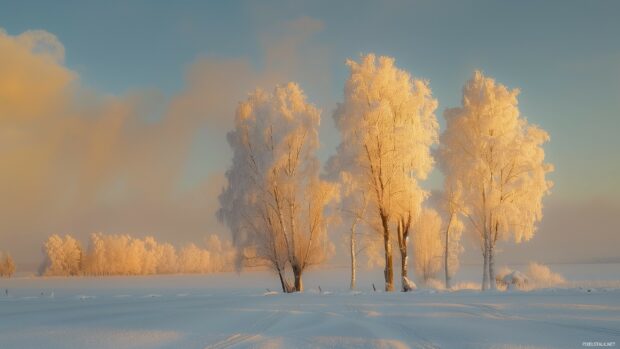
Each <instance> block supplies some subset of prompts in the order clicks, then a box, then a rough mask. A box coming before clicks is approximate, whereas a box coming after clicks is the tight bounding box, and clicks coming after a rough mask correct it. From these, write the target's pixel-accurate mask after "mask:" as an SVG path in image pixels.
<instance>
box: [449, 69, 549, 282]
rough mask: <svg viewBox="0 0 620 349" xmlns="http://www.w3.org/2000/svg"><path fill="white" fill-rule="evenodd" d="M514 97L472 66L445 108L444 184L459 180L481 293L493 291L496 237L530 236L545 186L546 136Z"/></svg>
mask: <svg viewBox="0 0 620 349" xmlns="http://www.w3.org/2000/svg"><path fill="white" fill-rule="evenodd" d="M518 94H519V90H518V89H512V90H510V89H508V88H507V87H506V86H504V85H502V84H499V83H497V82H495V80H493V79H491V78H488V77H485V76H484V75H483V74H482V73H481V72H480V71H476V72H475V73H474V75H473V76H472V78H471V79H470V80H469V81H468V82H467V83H466V84H465V86H464V88H463V99H462V104H461V106H460V107H457V108H453V109H448V110H446V112H445V113H444V117H445V119H446V125H447V127H446V130H445V131H444V133H443V134H442V136H441V145H440V154H441V159H442V168H443V170H444V173H445V175H446V178H447V180H448V181H449V182H453V183H454V182H456V181H458V182H460V183H461V184H462V189H463V190H462V196H463V200H462V202H463V203H464V207H463V211H462V213H463V215H464V217H465V221H466V222H467V223H468V229H470V230H471V231H472V232H473V233H474V235H475V236H476V237H477V240H478V241H479V243H480V249H481V251H482V256H483V278H482V289H483V290H485V289H487V288H489V287H490V288H492V289H495V288H496V284H495V266H494V264H495V253H496V249H495V248H496V244H497V242H498V240H500V239H509V238H511V239H512V240H514V241H515V242H516V243H519V242H522V241H527V240H529V239H531V238H532V236H533V235H534V233H535V231H536V225H537V223H538V222H539V221H540V220H541V219H542V208H543V206H542V198H543V197H544V196H545V195H547V194H548V193H549V190H550V188H551V187H552V182H551V181H549V180H547V178H546V176H547V173H549V172H550V171H552V170H553V166H552V165H550V164H547V163H545V151H544V149H543V144H544V143H545V142H547V141H548V140H549V135H548V134H547V132H545V131H544V130H542V129H541V128H540V127H538V126H536V125H532V124H530V123H529V122H528V120H527V119H526V118H524V117H522V116H521V115H520V112H519V108H518V100H517V96H518Z"/></svg>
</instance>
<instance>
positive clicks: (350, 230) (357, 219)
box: [326, 157, 382, 290]
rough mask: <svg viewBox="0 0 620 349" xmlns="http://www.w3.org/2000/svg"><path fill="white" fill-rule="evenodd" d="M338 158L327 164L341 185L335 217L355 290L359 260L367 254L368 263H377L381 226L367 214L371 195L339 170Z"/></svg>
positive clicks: (339, 185) (330, 174) (348, 174)
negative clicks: (347, 251) (376, 251)
mask: <svg viewBox="0 0 620 349" xmlns="http://www.w3.org/2000/svg"><path fill="white" fill-rule="evenodd" d="M336 161H337V158H336V157H332V158H330V160H329V161H328V163H327V166H326V170H327V176H328V177H329V178H331V179H332V180H334V181H337V182H338V187H339V189H340V195H339V198H340V200H339V201H338V202H337V204H336V205H334V206H333V210H334V216H336V217H339V218H340V219H339V220H337V221H336V222H335V223H337V224H335V225H336V227H337V228H339V230H341V231H342V237H343V240H344V243H345V245H346V248H347V249H348V250H349V257H350V266H351V282H350V289H351V290H354V289H355V288H356V286H357V270H358V266H359V265H360V258H361V257H363V256H364V255H366V257H367V258H368V259H369V260H368V262H369V263H368V264H370V265H372V264H374V263H375V262H376V261H375V260H371V258H372V257H373V256H371V255H370V253H371V252H374V251H375V250H376V249H377V248H376V247H377V245H378V244H381V243H382V241H381V240H380V239H377V237H378V235H377V234H376V233H375V231H376V229H378V226H379V225H380V224H377V221H376V219H373V218H375V216H374V215H367V208H368V202H369V197H370V195H369V194H368V193H366V192H365V191H364V190H362V188H361V187H359V186H357V182H356V181H355V180H353V176H352V175H351V174H350V173H348V172H346V171H342V172H341V171H340V168H339V166H338V164H337V163H336Z"/></svg>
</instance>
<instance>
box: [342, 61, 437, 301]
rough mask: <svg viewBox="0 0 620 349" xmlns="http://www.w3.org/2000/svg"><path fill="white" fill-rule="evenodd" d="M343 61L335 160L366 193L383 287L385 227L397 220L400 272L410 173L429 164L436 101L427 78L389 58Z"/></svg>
mask: <svg viewBox="0 0 620 349" xmlns="http://www.w3.org/2000/svg"><path fill="white" fill-rule="evenodd" d="M347 65H348V66H349V69H350V75H349V78H348V80H347V82H346V86H345V90H344V102H343V103H340V104H339V105H338V108H337V110H336V112H335V114H334V120H335V122H336V126H337V128H338V130H339V131H340V136H341V143H340V145H339V146H338V152H337V154H336V155H335V157H337V158H338V159H337V161H334V162H337V163H338V164H340V166H341V167H342V168H341V171H346V172H348V173H350V174H351V175H352V176H353V179H354V180H355V181H356V182H357V185H358V186H359V187H360V188H362V190H363V191H365V192H367V193H368V194H369V203H368V213H369V214H372V215H375V217H377V220H378V221H379V222H380V223H381V225H380V227H381V228H380V229H379V232H380V235H381V236H382V238H383V245H384V257H385V270H384V277H385V289H386V290H387V291H393V290H394V276H393V265H392V233H391V230H392V229H393V227H394V226H396V227H397V231H398V234H399V235H398V236H399V242H400V244H399V250H400V251H401V253H404V254H403V255H402V256H401V259H402V260H403V261H404V262H403V263H402V265H401V275H402V276H406V273H407V271H406V269H405V268H403V266H406V264H407V263H406V260H407V255H406V251H407V241H408V234H409V227H410V223H411V221H412V220H414V219H415V217H416V215H417V214H418V211H419V204H420V202H421V198H423V197H424V196H425V194H424V193H422V192H421V189H420V188H419V186H418V183H417V181H418V180H421V179H424V178H426V176H427V174H428V173H429V171H430V170H431V169H432V167H433V159H432V157H431V154H430V146H431V144H433V143H434V142H436V139H437V129H438V125H437V120H436V118H435V115H434V111H435V109H436V108H437V101H436V100H435V99H433V98H432V95H431V90H430V88H429V86H428V82H427V81H423V80H417V79H412V78H411V76H410V75H409V73H407V72H406V71H404V70H401V69H398V68H397V67H396V66H395V65H394V59H392V58H389V57H379V58H377V57H375V55H373V54H369V55H366V56H363V57H361V59H360V61H359V62H356V61H352V60H349V61H347Z"/></svg>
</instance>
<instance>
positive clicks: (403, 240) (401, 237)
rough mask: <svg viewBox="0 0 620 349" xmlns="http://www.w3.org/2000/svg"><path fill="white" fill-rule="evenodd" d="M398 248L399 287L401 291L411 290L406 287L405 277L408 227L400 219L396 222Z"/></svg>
mask: <svg viewBox="0 0 620 349" xmlns="http://www.w3.org/2000/svg"><path fill="white" fill-rule="evenodd" d="M397 229H398V249H399V250H400V280H401V288H402V291H403V292H407V291H411V290H410V289H409V288H408V283H407V281H405V280H406V278H407V277H408V276H409V275H408V265H409V256H408V250H407V246H408V244H409V229H408V228H406V226H405V223H404V222H403V221H402V220H401V221H399V222H398V227H397Z"/></svg>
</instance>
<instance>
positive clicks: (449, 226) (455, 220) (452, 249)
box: [441, 178, 463, 289]
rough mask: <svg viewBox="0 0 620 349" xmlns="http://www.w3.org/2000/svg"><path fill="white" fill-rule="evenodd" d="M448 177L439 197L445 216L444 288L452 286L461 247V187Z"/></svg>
mask: <svg viewBox="0 0 620 349" xmlns="http://www.w3.org/2000/svg"><path fill="white" fill-rule="evenodd" d="M449 179H452V178H446V180H444V191H443V193H442V198H441V205H442V208H443V212H444V214H445V218H446V219H445V224H444V227H443V236H442V238H443V245H444V250H443V257H444V258H443V265H444V279H445V287H446V289H449V288H451V287H452V284H451V279H452V276H454V274H455V273H456V271H457V270H458V268H459V255H460V253H461V251H462V249H463V247H462V246H461V234H462V232H463V222H462V220H461V211H462V207H463V203H462V202H461V192H462V190H463V189H462V187H461V184H460V182H456V183H451V182H449Z"/></svg>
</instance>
